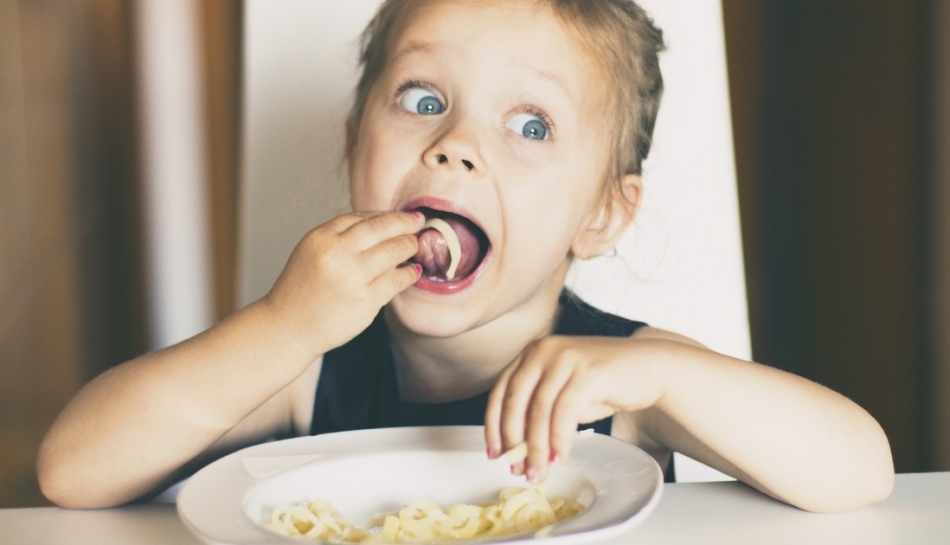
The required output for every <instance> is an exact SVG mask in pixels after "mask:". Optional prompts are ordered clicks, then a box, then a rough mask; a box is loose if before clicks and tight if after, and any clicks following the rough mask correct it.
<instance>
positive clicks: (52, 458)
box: [36, 441, 118, 509]
mask: <svg viewBox="0 0 950 545" xmlns="http://www.w3.org/2000/svg"><path fill="white" fill-rule="evenodd" d="M75 458H76V457H75V456H70V455H69V452H68V450H64V449H56V448H53V447H51V446H50V445H49V444H48V441H44V443H43V444H42V445H40V449H39V452H38V453H37V457H36V480H37V483H38V484H39V487H40V492H42V493H43V496H45V497H46V499H48V500H49V501H51V502H53V503H54V504H56V505H58V506H60V507H65V508H68V509H99V508H104V507H115V506H116V505H118V502H110V501H108V499H107V498H103V497H101V495H97V494H96V487H95V485H94V483H87V482H85V481H84V480H83V478H82V476H83V471H81V469H82V468H80V467H78V464H80V462H78V461H77V460H76V459H75Z"/></svg>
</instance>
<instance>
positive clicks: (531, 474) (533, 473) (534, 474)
mask: <svg viewBox="0 0 950 545" xmlns="http://www.w3.org/2000/svg"><path fill="white" fill-rule="evenodd" d="M525 477H527V479H528V482H529V483H531V484H538V471H537V470H536V469H534V468H533V467H529V468H528V471H526V472H525Z"/></svg>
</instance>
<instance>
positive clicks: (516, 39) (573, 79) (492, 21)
mask: <svg viewBox="0 0 950 545" xmlns="http://www.w3.org/2000/svg"><path fill="white" fill-rule="evenodd" d="M399 26H400V28H397V29H396V33H395V36H394V37H393V40H392V41H391V46H390V55H389V63H388V64H390V65H391V66H392V65H399V64H400V63H413V62H419V60H420V58H424V57H425V56H426V55H435V54H440V55H450V56H454V58H455V59H457V62H458V64H459V65H460V66H461V67H463V68H464V67H466V66H472V65H467V64H466V63H468V62H470V61H471V60H472V58H473V57H476V56H479V57H481V58H483V59H485V58H487V59H491V63H492V65H493V66H495V67H498V68H516V69H524V70H526V71H527V72H529V73H531V74H532V75H534V76H537V77H540V78H542V79H546V80H548V81H549V82H551V83H554V84H556V85H558V86H560V87H561V88H562V89H563V90H564V91H565V92H566V94H568V95H569V96H570V97H571V98H572V99H576V100H578V101H580V99H581V98H589V95H590V93H591V91H592V90H594V89H596V88H598V87H597V84H598V83H600V82H601V81H602V78H601V74H600V70H598V69H597V68H595V67H596V66H599V63H597V62H595V61H596V59H593V58H592V56H591V54H590V52H589V49H588V48H587V47H585V45H586V44H584V43H583V42H582V41H581V38H579V37H578V36H577V34H576V32H574V30H573V29H572V28H571V27H570V26H568V25H566V24H565V23H564V22H563V21H562V20H561V19H560V17H558V16H557V15H556V14H555V13H554V12H553V11H552V10H551V8H549V7H547V6H545V5H544V3H543V2H538V1H537V0H494V1H491V0H489V1H486V0H481V1H479V0H429V1H425V2H420V3H418V4H417V5H416V6H414V8H413V9H412V10H411V12H409V13H406V14H404V17H403V21H402V24H401V25H399ZM472 68H473V69H474V66H472Z"/></svg>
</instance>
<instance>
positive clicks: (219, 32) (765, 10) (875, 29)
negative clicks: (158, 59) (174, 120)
mask: <svg viewBox="0 0 950 545" xmlns="http://www.w3.org/2000/svg"><path fill="white" fill-rule="evenodd" d="M148 1H149V0H140V1H139V2H131V1H128V0H125V1H123V0H42V1H36V0H0V507H11V506H27V505H43V504H45V503H46V502H45V500H44V499H43V498H42V497H41V496H40V495H39V492H38V490H37V487H36V484H35V476H34V475H33V461H34V457H35V451H36V447H37V445H38V443H39V440H40V438H41V437H42V434H43V433H44V432H45V430H46V428H47V427H48V426H49V424H50V423H51V421H52V419H53V418H55V416H56V414H57V413H58V411H59V410H60V409H61V408H62V406H63V405H64V404H65V403H66V401H67V400H68V399H69V397H70V396H71V395H72V393H74V392H75V390H76V389H78V388H79V387H80V386H81V385H82V384H83V383H84V382H85V381H87V380H89V379H90V378H91V377H93V376H95V375H96V374H98V373H100V372H101V371H103V370H104V369H106V368H108V367H110V366H112V365H115V364H117V363H119V362H121V361H124V360H126V359H129V358H131V357H134V356H135V355H137V354H139V353H141V352H143V351H145V350H148V349H150V348H153V347H155V346H157V345H160V344H161V343H162V342H167V339H166V341H161V340H159V339H156V335H157V333H156V328H155V324H154V321H155V320H156V319H158V318H156V313H155V310H154V307H155V303H154V301H153V300H151V299H150V296H149V293H151V291H150V290H151V289H154V286H151V287H150V285H149V284H150V282H149V280H148V278H149V275H148V273H147V269H148V263H149V259H153V258H150V257H149V256H150V255H151V254H150V252H151V251H153V250H154V243H149V242H148V240H149V238H148V233H147V231H148V227H147V224H148V213H147V210H148V206H149V205H150V203H149V201H148V199H147V198H146V195H147V194H148V190H149V186H148V183H149V179H150V178H149V174H148V172H149V170H148V168H147V161H146V158H145V157H144V156H145V155H146V154H148V153H150V152H149V151H148V150H149V147H148V146H147V145H145V142H144V140H145V139H144V138H143V137H142V135H143V133H144V129H143V125H145V123H144V119H143V118H144V117H145V116H143V115H142V114H141V113H140V112H141V111H142V110H141V108H142V105H143V103H145V102H147V99H146V98H145V97H146V95H147V93H146V92H147V91H148V90H146V89H142V88H141V84H140V82H141V81H145V80H144V79H143V76H142V71H143V64H144V63H145V62H146V60H145V58H146V57H145V51H144V49H145V48H143V47H142V45H141V43H142V42H141V40H142V38H143V35H144V32H145V30H144V29H143V22H142V21H141V20H139V19H138V18H139V17H141V16H142V15H141V13H143V12H144V11H143V5H144V4H147V3H148ZM158 1H161V0H158ZM178 1H179V3H181V5H185V6H187V7H188V8H189V9H190V10H191V11H190V12H188V13H190V14H191V15H186V16H187V17H193V21H194V24H193V26H191V27H189V28H192V31H191V32H193V33H194V36H193V38H194V39H193V40H192V43H193V45H192V46H191V53H192V54H193V55H194V58H195V59H197V64H196V66H197V73H198V74H199V78H198V85H196V86H194V87H192V90H193V91H192V92H193V93H196V95H195V96H197V97H198V99H199V100H198V103H199V106H200V108H199V110H198V113H196V114H194V115H193V116H192V117H195V116H199V117H200V119H197V120H193V121H195V122H196V125H195V126H200V127H201V131H202V135H201V137H200V142H199V144H197V145H199V146H200V148H201V149H200V150H199V151H200V154H201V157H202V158H201V159H200V161H202V162H203V163H202V164H203V165H204V166H203V167H199V170H200V171H201V172H203V173H204V174H203V175H202V176H201V177H199V178H196V181H194V182H192V183H193V184H198V185H200V186H201V187H200V188H199V190H200V191H202V192H203V193H202V194H203V195H204V197H203V198H204V203H205V204H204V205H203V206H204V210H202V211H200V214H197V215H198V216H200V217H203V218H204V219H203V220H201V221H203V222H204V225H205V231H204V233H201V236H204V237H206V239H207V241H208V245H209V247H210V248H211V252H210V253H211V256H210V258H211V259H210V263H209V264H208V270H209V272H208V274H209V276H210V280H209V285H210V288H208V290H209V291H210V292H211V293H210V294H207V297H208V301H209V303H208V304H209V305H210V308H211V318H210V319H212V320H213V319H217V318H220V317H222V316H224V315H226V314H227V313H228V312H230V311H231V310H232V309H233V306H234V301H235V294H236V285H237V284H236V279H235V275H234V269H235V268H234V264H235V263H236V262H237V256H236V255H235V250H234V248H235V244H234V241H235V227H234V225H235V218H234V215H235V210H236V203H237V199H238V195H236V189H235V188H236V179H237V164H238V149H237V142H238V140H239V139H238V135H237V132H238V128H239V127H240V122H239V121H240V120H239V119H238V112H239V110H240V108H239V105H240V99H241V98H240V71H239V68H240V65H241V47H240V44H241V39H240V36H241V17H242V5H241V2H239V1H238V0H178ZM710 1H715V0H710ZM947 4H948V3H946V2H942V1H941V0H884V1H881V2H864V1H861V0H835V1H831V2H828V1H823V0H799V1H793V0H773V1H769V2H761V1H759V0H723V2H722V6H723V14H724V26H725V30H726V42H727V52H728V62H729V76H730V87H731V95H732V108H733V130H734V133H735V149H736V165H737V169H738V178H739V187H740V205H741V211H742V223H743V238H744V241H743V242H744V247H745V254H746V255H745V257H746V282H747V284H748V300H749V306H750V309H749V312H750V323H751V333H752V340H753V343H752V344H753V354H754V357H755V359H757V360H758V361H761V362H763V363H767V364H770V365H775V366H777V367H781V368H784V369H788V370H791V371H794V372H796V373H799V374H802V375H804V376H807V377H809V378H812V379H814V380H817V381H819V382H821V383H823V384H826V385H828V386H830V387H832V388H834V389H836V390H838V391H841V392H843V393H845V394H846V395H848V396H849V397H851V398H853V399H854V400H855V401H857V402H858V403H860V404H861V405H862V406H864V407H866V408H867V409H868V410H869V411H870V412H871V413H872V414H873V415H874V416H875V417H876V418H877V419H878V420H879V421H880V422H881V423H882V425H884V427H885V430H886V431H887V433H888V436H889V437H890V439H891V443H892V446H893V450H894V455H895V463H896V464H897V469H898V470H899V471H902V472H909V471H927V470H937V469H940V470H948V469H950V405H948V403H950V402H948V401H947V399H950V396H948V395H947V394H948V393H950V334H948V332H950V289H948V288H950V221H948V220H946V219H944V218H945V217H947V216H948V214H947V212H948V211H950V154H947V153H945V152H944V150H950V106H948V104H950V40H948V39H947V38H946V37H945V34H946V30H947V29H950V7H948V5H947ZM179 30H180V29H179ZM166 38H167V37H166ZM155 39H156V40H158V42H157V43H161V42H160V40H161V39H162V37H161V36H159V37H158V38H155ZM172 77H174V76H172Z"/></svg>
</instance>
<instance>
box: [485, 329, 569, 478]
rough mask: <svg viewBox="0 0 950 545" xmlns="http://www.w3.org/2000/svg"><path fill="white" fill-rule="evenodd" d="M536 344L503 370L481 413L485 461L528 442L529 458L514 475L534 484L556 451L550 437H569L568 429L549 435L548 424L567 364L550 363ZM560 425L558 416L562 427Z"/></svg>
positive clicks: (566, 376) (544, 474)
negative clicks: (485, 450)
mask: <svg viewBox="0 0 950 545" xmlns="http://www.w3.org/2000/svg"><path fill="white" fill-rule="evenodd" d="M538 344H539V343H534V344H533V345H531V346H529V347H528V348H526V349H525V351H524V352H522V354H521V355H520V356H519V357H518V358H517V359H516V360H515V361H514V362H512V364H510V365H509V366H508V367H507V368H506V369H505V370H504V371H503V372H502V374H501V375H500V377H499V379H498V381H497V382H496V384H495V388H494V389H493V390H492V392H491V394H490V395H489V400H488V407H487V409H486V413H485V440H486V444H487V446H488V453H489V457H490V458H496V457H497V456H499V455H500V454H502V453H503V452H506V451H508V450H510V449H512V448H514V447H516V446H518V445H519V444H521V443H527V447H528V457H527V459H526V460H525V461H524V462H520V463H517V464H515V465H514V466H513V467H512V472H513V473H514V474H517V475H521V474H523V475H525V476H526V477H527V478H528V480H529V481H531V482H535V483H537V482H541V481H543V480H544V479H545V478H546V477H547V473H548V466H549V464H550V462H551V459H552V454H553V453H554V452H556V451H553V450H552V442H551V440H552V438H553V437H554V436H555V435H556V436H557V437H563V436H565V435H567V436H569V437H572V436H573V430H570V429H569V430H568V432H567V434H565V432H564V431H563V430H558V431H557V432H556V433H555V434H553V435H552V420H551V418H552V414H553V411H554V407H555V406H556V404H557V403H558V400H559V398H560V397H561V395H562V391H563V389H564V387H565V385H566V384H567V383H568V382H569V380H570V378H571V375H572V368H571V365H570V364H569V363H568V362H566V361H559V360H557V359H555V360H553V361H551V360H549V358H550V357H551V356H550V354H546V351H545V350H544V349H542V348H539V347H538ZM564 422H565V420H564V419H563V418H562V419H561V421H560V425H564ZM568 425H569V424H568ZM575 426H576V425H575ZM575 429H576V428H575ZM560 444H563V441H560Z"/></svg>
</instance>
